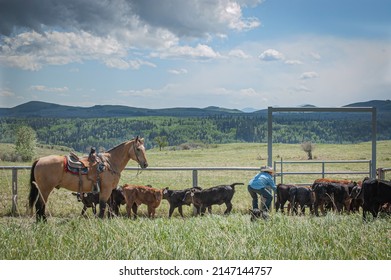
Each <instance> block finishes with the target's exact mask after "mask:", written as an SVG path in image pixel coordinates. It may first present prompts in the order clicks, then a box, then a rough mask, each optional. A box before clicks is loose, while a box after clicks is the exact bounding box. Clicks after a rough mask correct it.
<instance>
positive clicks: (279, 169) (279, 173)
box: [0, 160, 391, 215]
mask: <svg viewBox="0 0 391 280" xmlns="http://www.w3.org/2000/svg"><path fill="white" fill-rule="evenodd" d="M346 163H360V164H364V165H367V167H368V169H367V170H360V171H351V170H349V171H331V170H326V166H327V165H329V164H346ZM292 164H293V165H297V164H318V165H320V166H321V168H320V171H313V172H303V171H300V172H286V171H284V169H285V168H286V166H287V165H292ZM371 168H372V164H371V161H370V160H359V161H357V160H355V161H348V160H345V161H305V162H304V161H285V162H284V161H282V160H281V161H275V162H274V170H276V173H275V179H277V177H278V178H280V181H281V183H282V182H283V180H284V178H285V177H286V176H288V175H289V176H290V175H311V176H312V175H314V177H315V175H318V176H316V178H319V176H322V178H324V177H325V176H326V175H347V174H355V175H358V174H359V175H368V176H369V175H370V173H371ZM30 169H31V166H0V170H10V171H11V172H12V208H11V215H15V214H17V205H18V171H19V170H30ZM139 170H140V169H139V168H136V167H126V168H125V170H124V171H125V172H126V171H139ZM259 170H260V168H259V167H149V168H147V169H143V172H149V171H158V172H175V171H184V172H191V176H192V185H193V186H198V178H199V175H200V173H201V172H202V171H254V172H259ZM390 170H391V168H378V175H379V178H381V176H383V178H384V174H385V172H387V171H390ZM249 179H251V178H249ZM276 183H277V180H276Z"/></svg>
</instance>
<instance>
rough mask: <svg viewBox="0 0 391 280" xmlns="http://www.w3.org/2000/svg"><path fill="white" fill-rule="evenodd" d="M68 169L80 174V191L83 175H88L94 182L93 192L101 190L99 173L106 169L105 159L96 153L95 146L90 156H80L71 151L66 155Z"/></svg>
mask: <svg viewBox="0 0 391 280" xmlns="http://www.w3.org/2000/svg"><path fill="white" fill-rule="evenodd" d="M65 167H66V171H67V172H70V173H72V174H75V175H79V192H80V193H81V192H82V191H81V190H82V184H83V180H82V177H81V176H82V175H85V176H87V179H88V180H90V181H92V182H93V190H92V192H93V193H98V192H100V177H99V174H100V173H102V172H103V171H104V170H105V163H104V162H103V159H102V158H101V157H100V156H99V155H97V154H96V152H95V148H91V151H90V153H89V155H88V156H84V157H78V156H77V155H76V154H75V153H73V152H70V153H69V155H67V156H66V165H65Z"/></svg>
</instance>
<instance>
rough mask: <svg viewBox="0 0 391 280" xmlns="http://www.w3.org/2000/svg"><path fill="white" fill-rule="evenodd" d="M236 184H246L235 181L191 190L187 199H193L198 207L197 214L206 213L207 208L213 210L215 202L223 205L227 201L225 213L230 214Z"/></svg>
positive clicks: (187, 193) (186, 195) (186, 196)
mask: <svg viewBox="0 0 391 280" xmlns="http://www.w3.org/2000/svg"><path fill="white" fill-rule="evenodd" d="M236 185H244V184H243V183H234V184H232V185H220V186H216V187H212V188H209V189H203V190H201V191H199V190H194V189H192V190H189V191H187V192H186V194H185V198H184V200H185V201H191V202H192V203H193V205H194V206H195V207H196V208H197V214H201V215H203V214H205V211H206V208H209V212H211V208H210V207H211V206H212V205H214V204H218V205H221V204H223V203H225V205H226V206H227V209H226V210H225V211H224V214H229V213H230V212H231V210H232V203H231V200H232V197H233V195H234V193H235V186H236Z"/></svg>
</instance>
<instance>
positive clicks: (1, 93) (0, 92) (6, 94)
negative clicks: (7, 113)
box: [0, 88, 15, 97]
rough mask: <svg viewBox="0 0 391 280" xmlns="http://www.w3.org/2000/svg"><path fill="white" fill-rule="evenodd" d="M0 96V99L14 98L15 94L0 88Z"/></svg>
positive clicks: (7, 89)
mask: <svg viewBox="0 0 391 280" xmlns="http://www.w3.org/2000/svg"><path fill="white" fill-rule="evenodd" d="M0 96H1V97H14V96H15V93H14V92H13V91H12V90H10V89H9V88H0Z"/></svg>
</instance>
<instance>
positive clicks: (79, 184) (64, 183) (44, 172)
mask: <svg viewBox="0 0 391 280" xmlns="http://www.w3.org/2000/svg"><path fill="white" fill-rule="evenodd" d="M99 157H100V159H101V166H100V171H99V174H95V175H97V176H98V177H99V178H98V180H99V189H100V190H99V217H100V218H103V216H104V213H105V209H106V202H107V200H108V199H109V197H110V195H111V192H112V190H113V189H115V188H116V187H117V186H118V182H119V179H120V175H121V172H122V170H124V168H125V167H126V165H127V164H128V162H129V160H130V159H132V160H134V161H136V162H137V163H138V164H139V165H140V167H141V168H143V169H144V168H147V166H148V163H147V159H146V156H145V148H144V139H143V138H139V137H138V136H137V137H136V138H134V139H132V140H129V141H126V142H123V143H122V144H119V145H118V146H116V147H114V148H112V149H110V150H108V151H106V152H104V153H101V154H99ZM66 161H67V157H66V156H57V155H50V156H45V157H42V158H39V159H38V160H36V161H35V162H34V163H33V165H32V167H31V175H30V194H29V206H30V209H31V211H32V210H33V207H34V205H35V209H36V219H37V221H40V220H43V221H46V215H45V206H46V203H47V201H48V197H49V194H50V193H51V192H52V190H53V189H54V188H61V187H62V188H66V189H68V190H70V191H73V192H92V191H93V190H94V183H96V182H94V181H93V180H91V179H90V178H88V176H85V175H82V176H80V175H79V176H78V175H75V174H72V173H71V172H69V171H68V170H67V162H66Z"/></svg>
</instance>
